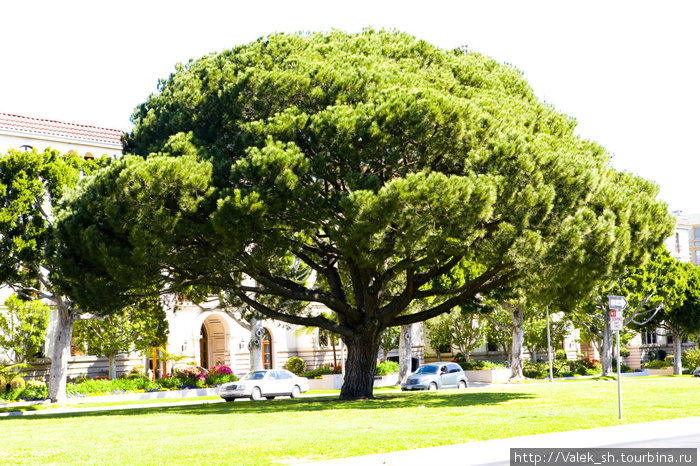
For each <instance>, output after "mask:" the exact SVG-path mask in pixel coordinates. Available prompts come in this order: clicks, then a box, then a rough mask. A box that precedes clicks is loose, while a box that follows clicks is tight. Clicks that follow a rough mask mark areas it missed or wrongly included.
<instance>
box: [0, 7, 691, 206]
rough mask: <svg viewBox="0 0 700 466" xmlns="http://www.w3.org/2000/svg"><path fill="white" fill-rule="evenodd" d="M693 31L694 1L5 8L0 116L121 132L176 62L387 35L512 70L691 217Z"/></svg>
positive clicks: (619, 164) (0, 22)
mask: <svg viewBox="0 0 700 466" xmlns="http://www.w3.org/2000/svg"><path fill="white" fill-rule="evenodd" d="M428 5H430V6H428ZM699 21H700V2H698V1H697V0H691V1H674V0H667V1H660V0H659V1H654V2H648V1H618V0H606V1H597V0H593V1H564V0H559V1H524V0H522V1H512V2H511V1H493V0H478V1H472V0H464V1H461V2H457V1H444V2H440V1H438V0H434V1H433V2H428V1H425V0H424V1H421V2H412V1H393V0H392V1H381V0H374V1H365V0H353V1H345V2H334V1H331V0H325V1H291V0H289V1H272V0H267V1H260V2H245V3H243V2H236V1H228V2H223V1H206V0H200V1H197V2H195V1H186V2H185V1H179V0H175V1H173V0H171V1H149V0H141V1H133V0H122V1H119V2H107V1H94V0H91V1H70V0H65V1H61V2H57V1H55V0H54V1H31V0H25V1H21V2H19V1H12V2H10V1H7V2H2V3H0V60H1V61H0V112H3V113H14V114H18V115H25V116H34V117H41V118H48V119H54V120H60V121H70V122H76V123H84V124H90V125H96V126H104V127H108V128H117V129H122V130H125V131H126V130H129V129H130V128H131V123H130V122H129V116H130V115H131V112H132V110H133V109H134V107H135V106H136V105H137V104H139V103H141V102H143V101H144V100H145V99H146V97H147V96H148V94H150V93H151V92H153V91H155V89H156V84H157V81H158V78H165V77H167V76H168V75H169V74H170V73H171V72H172V71H173V69H174V65H175V63H177V62H182V61H187V60H188V59H190V58H197V57H199V56H201V55H203V54H206V53H209V52H215V51H220V50H223V49H226V48H230V47H232V46H234V45H236V44H242V43H247V42H250V41H252V40H255V39H256V38H258V37H260V36H263V35H267V34H269V33H271V32H277V31H284V32H297V31H318V30H329V29H332V28H337V29H342V30H345V31H348V32H357V31H359V30H361V29H362V27H364V26H372V27H374V28H376V29H380V28H394V29H398V30H401V31H405V32H408V33H411V34H413V35H415V36H417V37H419V38H421V39H425V40H427V41H429V42H431V43H433V44H436V45H438V46H441V47H443V48H453V47H457V46H460V45H467V46H468V47H469V49H471V50H474V51H478V52H481V53H483V54H486V55H490V56H492V57H494V58H495V59H496V60H498V61H499V62H507V63H510V64H512V65H514V66H516V67H517V68H518V69H520V70H521V71H523V73H524V75H525V78H526V79H527V80H528V82H529V83H530V85H531V86H532V87H533V89H534V90H535V92H536V94H537V95H538V96H539V97H540V98H541V99H543V100H545V101H547V102H549V103H550V104H552V105H554V106H555V107H556V108H557V109H559V110H560V111H562V112H564V113H567V114H569V115H571V116H573V117H575V118H576V119H577V120H578V122H579V127H578V131H579V134H581V135H582V136H584V137H586V138H588V139H593V140H596V141H598V142H599V143H601V144H602V145H603V146H605V147H606V148H607V149H608V150H609V151H610V152H611V153H612V154H614V159H613V165H614V166H615V167H616V168H618V169H624V170H627V171H631V172H633V173H635V174H638V175H641V176H644V177H645V178H649V179H652V180H654V181H656V182H657V183H658V184H659V185H660V186H661V198H662V199H664V200H665V201H667V202H668V203H669V204H670V207H671V208H672V209H674V210H675V209H682V210H685V211H686V212H700V195H699V194H700V191H699V190H698V189H696V187H697V185H698V184H697V182H696V180H698V179H699V176H698V175H700V149H699V147H700V143H699V141H698V138H699V137H700V113H699V111H700V90H699V89H700V64H699V60H700V53H699V52H700V50H699V49H700V24H699Z"/></svg>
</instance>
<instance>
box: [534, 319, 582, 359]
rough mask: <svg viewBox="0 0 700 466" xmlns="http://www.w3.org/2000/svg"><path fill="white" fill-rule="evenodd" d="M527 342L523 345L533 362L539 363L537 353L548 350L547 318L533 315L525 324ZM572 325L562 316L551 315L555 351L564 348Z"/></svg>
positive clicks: (552, 340) (551, 337)
mask: <svg viewBox="0 0 700 466" xmlns="http://www.w3.org/2000/svg"><path fill="white" fill-rule="evenodd" d="M524 328H525V340H524V341H523V345H524V346H525V347H526V348H527V350H528V351H529V352H530V359H531V360H532V362H537V351H539V350H546V349H547V318H546V317H545V318H542V317H540V316H539V315H533V316H532V317H531V318H529V319H527V320H526V321H525V323H524ZM571 328H572V326H571V323H570V322H569V321H567V320H565V319H564V318H563V316H562V315H561V314H551V315H550V319H549V329H550V339H551V342H552V347H553V348H554V350H556V349H558V348H562V347H563V345H564V339H565V338H566V335H567V334H569V332H570V330H571Z"/></svg>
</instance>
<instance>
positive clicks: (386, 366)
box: [374, 361, 399, 375]
mask: <svg viewBox="0 0 700 466" xmlns="http://www.w3.org/2000/svg"><path fill="white" fill-rule="evenodd" d="M398 370H399V363H398V362H394V361H384V362H381V363H379V364H377V367H376V369H375V370H374V373H375V374H376V375H389V374H391V373H392V372H398Z"/></svg>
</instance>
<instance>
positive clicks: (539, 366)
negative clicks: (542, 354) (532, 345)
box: [523, 361, 549, 379]
mask: <svg viewBox="0 0 700 466" xmlns="http://www.w3.org/2000/svg"><path fill="white" fill-rule="evenodd" d="M523 375H524V376H525V377H527V378H529V379H546V378H547V376H548V375H549V364H547V363H544V362H530V361H525V363H523Z"/></svg>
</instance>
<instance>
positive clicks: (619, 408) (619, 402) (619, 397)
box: [615, 330, 622, 419]
mask: <svg viewBox="0 0 700 466" xmlns="http://www.w3.org/2000/svg"><path fill="white" fill-rule="evenodd" d="M615 336H616V337H617V414H618V418H619V419H622V388H621V379H622V377H621V376H620V331H619V330H615Z"/></svg>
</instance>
